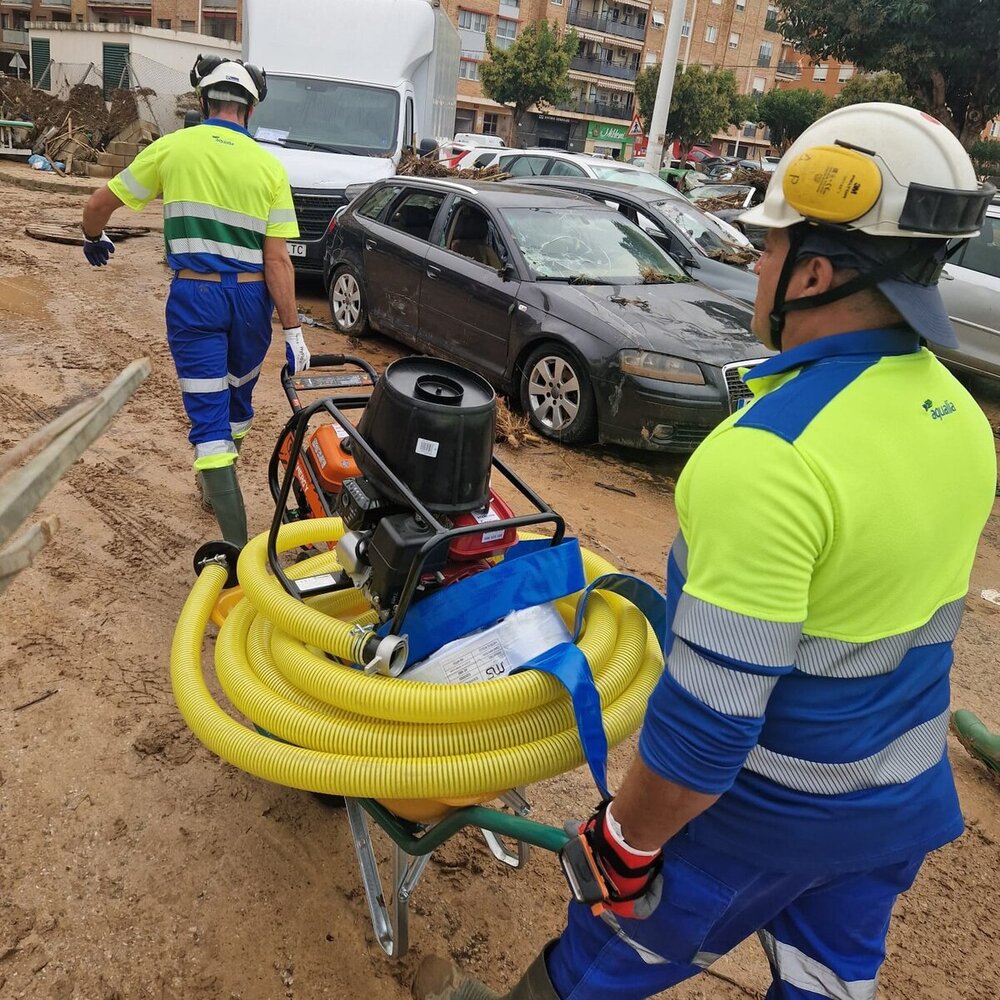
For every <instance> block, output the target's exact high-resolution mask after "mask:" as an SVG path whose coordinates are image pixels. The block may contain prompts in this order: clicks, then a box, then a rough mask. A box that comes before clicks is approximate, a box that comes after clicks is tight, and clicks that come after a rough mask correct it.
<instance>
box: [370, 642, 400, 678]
mask: <svg viewBox="0 0 1000 1000" xmlns="http://www.w3.org/2000/svg"><path fill="white" fill-rule="evenodd" d="M409 653H410V641H409V639H408V638H407V637H406V636H405V635H387V636H385V637H384V638H381V639H380V638H379V637H378V636H374V635H373V636H372V637H371V639H369V640H368V642H366V643H365V658H366V662H365V673H366V674H383V675H384V676H386V677H398V676H399V675H400V674H401V673H402V672H403V669H404V668H405V667H406V660H407V657H408V656H409Z"/></svg>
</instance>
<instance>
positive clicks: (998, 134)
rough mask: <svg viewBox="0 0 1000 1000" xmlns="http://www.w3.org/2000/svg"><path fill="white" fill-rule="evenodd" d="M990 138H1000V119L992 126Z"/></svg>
mask: <svg viewBox="0 0 1000 1000" xmlns="http://www.w3.org/2000/svg"><path fill="white" fill-rule="evenodd" d="M990 138H992V139H1000V121H995V122H994V123H993V126H992V128H990Z"/></svg>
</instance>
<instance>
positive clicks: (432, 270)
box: [427, 264, 441, 278]
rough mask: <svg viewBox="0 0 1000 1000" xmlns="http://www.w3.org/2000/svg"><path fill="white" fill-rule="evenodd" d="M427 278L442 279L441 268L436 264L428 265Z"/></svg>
mask: <svg viewBox="0 0 1000 1000" xmlns="http://www.w3.org/2000/svg"><path fill="white" fill-rule="evenodd" d="M427 277H428V278H440V277H441V268H439V267H438V266H437V265H436V264H428V265H427Z"/></svg>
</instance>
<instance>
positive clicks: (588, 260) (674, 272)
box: [503, 208, 689, 285]
mask: <svg viewBox="0 0 1000 1000" xmlns="http://www.w3.org/2000/svg"><path fill="white" fill-rule="evenodd" d="M503 215H504V218H505V219H506V220H507V224H508V225H509V226H510V228H511V229H512V230H513V232H514V236H515V238H516V240H517V245H518V246H519V247H520V248H521V253H522V254H524V259H525V260H526V261H527V262H528V266H529V267H530V268H531V273H532V275H533V276H534V278H535V279H536V280H537V281H568V282H572V283H573V284H580V285H648V284H657V283H660V282H674V281H687V280H689V279H688V277H687V275H685V274H684V272H683V271H682V270H681V269H680V268H679V267H678V266H677V265H676V264H675V263H674V262H673V261H672V260H671V259H670V257H668V256H667V255H666V254H665V253H664V252H663V251H662V250H661V249H660V248H659V247H658V246H657V245H656V244H655V243H653V241H652V240H651V239H649V237H648V236H646V235H645V234H644V233H643V232H641V231H640V230H639V229H637V228H636V227H635V226H633V225H632V223H630V222H629V221H628V220H627V219H623V218H622V217H621V216H620V215H617V214H612V213H611V212H602V211H600V210H596V211H588V210H587V209H574V210H571V211H567V210H565V209H554V208H549V209H546V208H512V209H507V211H505V212H504V213H503Z"/></svg>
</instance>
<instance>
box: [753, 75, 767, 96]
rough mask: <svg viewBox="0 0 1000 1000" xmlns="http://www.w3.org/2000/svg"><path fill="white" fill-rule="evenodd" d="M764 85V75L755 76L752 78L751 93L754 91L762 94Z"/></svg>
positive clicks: (765, 83)
mask: <svg viewBox="0 0 1000 1000" xmlns="http://www.w3.org/2000/svg"><path fill="white" fill-rule="evenodd" d="M766 86H767V79H766V78H765V77H763V76H755V77H754V78H753V88H752V89H751V93H754V94H763V93H764V88H765V87H766Z"/></svg>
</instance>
